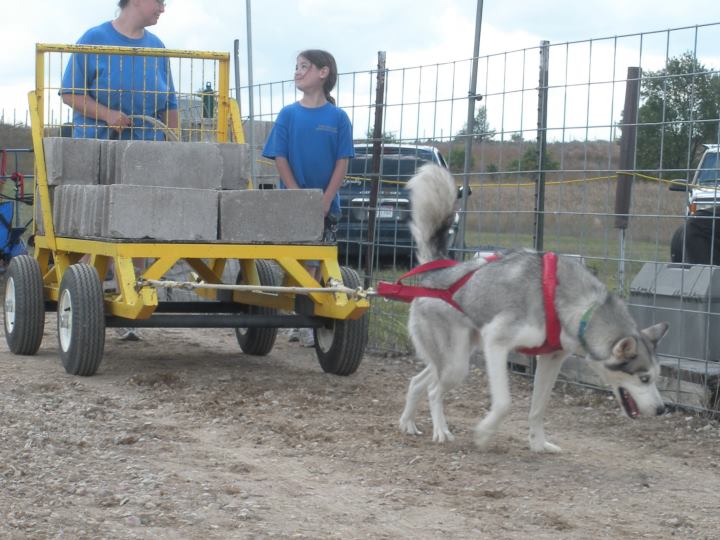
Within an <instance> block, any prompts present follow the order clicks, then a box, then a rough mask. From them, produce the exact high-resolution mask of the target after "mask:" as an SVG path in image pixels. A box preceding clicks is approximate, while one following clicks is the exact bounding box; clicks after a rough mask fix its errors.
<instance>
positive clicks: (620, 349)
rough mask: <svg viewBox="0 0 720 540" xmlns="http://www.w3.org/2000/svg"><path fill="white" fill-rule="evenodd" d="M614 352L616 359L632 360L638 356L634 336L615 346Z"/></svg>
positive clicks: (625, 338)
mask: <svg viewBox="0 0 720 540" xmlns="http://www.w3.org/2000/svg"><path fill="white" fill-rule="evenodd" d="M612 352H613V356H614V357H615V358H619V359H622V360H625V359H628V358H632V357H634V356H636V355H637V340H636V339H635V338H634V337H632V336H627V337H624V338H622V339H621V340H620V341H618V342H617V343H616V344H615V346H614V347H613V350H612Z"/></svg>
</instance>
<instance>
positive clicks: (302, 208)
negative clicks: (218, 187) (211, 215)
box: [219, 189, 324, 244]
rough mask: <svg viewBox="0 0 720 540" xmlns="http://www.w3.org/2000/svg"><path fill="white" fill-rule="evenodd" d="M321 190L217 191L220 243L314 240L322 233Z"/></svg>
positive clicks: (282, 242) (303, 241)
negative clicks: (218, 193) (218, 198)
mask: <svg viewBox="0 0 720 540" xmlns="http://www.w3.org/2000/svg"><path fill="white" fill-rule="evenodd" d="M323 222H324V219H323V208H322V191H320V190H319V189H287V190H286V189H273V190H257V189H253V190H246V191H223V192H221V193H220V232H219V239H220V241H222V242H234V243H240V244H245V243H248V244H249V243H271V244H286V243H316V242H319V241H320V240H321V239H322V233H323Z"/></svg>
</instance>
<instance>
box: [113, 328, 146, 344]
mask: <svg viewBox="0 0 720 540" xmlns="http://www.w3.org/2000/svg"><path fill="white" fill-rule="evenodd" d="M118 339H119V340H120V341H140V340H142V336H141V335H140V332H138V331H137V328H121V329H120V330H119V331H118Z"/></svg>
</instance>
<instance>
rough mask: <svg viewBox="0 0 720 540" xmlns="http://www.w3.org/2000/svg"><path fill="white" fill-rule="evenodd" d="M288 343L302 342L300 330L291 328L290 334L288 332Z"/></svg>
mask: <svg viewBox="0 0 720 540" xmlns="http://www.w3.org/2000/svg"><path fill="white" fill-rule="evenodd" d="M288 341H289V342H290V343H295V342H297V341H300V330H298V329H297V328H291V329H290V332H288Z"/></svg>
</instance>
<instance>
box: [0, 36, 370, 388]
mask: <svg viewBox="0 0 720 540" xmlns="http://www.w3.org/2000/svg"><path fill="white" fill-rule="evenodd" d="M75 53H92V54H110V55H112V54H121V55H128V56H137V57H140V58H142V57H145V56H154V57H159V56H163V57H168V58H170V59H171V60H172V62H174V64H172V66H173V70H172V71H173V76H174V77H176V87H178V86H180V87H188V88H192V87H196V86H199V85H198V81H197V80H195V79H196V78H197V79H199V78H202V79H207V78H209V77H208V74H211V76H212V78H213V79H214V81H215V89H216V100H217V101H216V106H215V110H214V113H215V116H214V118H213V119H212V121H210V122H206V121H205V120H203V122H204V123H201V124H200V125H199V126H197V125H195V126H187V125H186V126H183V125H182V124H181V126H180V134H179V135H180V139H181V140H193V138H194V137H193V134H199V136H200V137H202V140H213V141H215V142H221V143H228V144H238V143H244V136H243V132H242V125H241V123H240V111H239V107H238V106H237V103H236V101H235V100H233V99H230V97H229V62H230V56H229V54H227V53H211V52H195V51H177V50H165V49H162V50H158V49H129V48H122V47H95V46H92V47H89V46H79V45H48V44H38V45H37V49H36V88H35V90H34V91H33V92H30V94H29V103H30V113H31V119H32V137H33V147H34V152H35V160H36V179H37V182H36V188H35V189H36V197H37V200H39V202H40V204H39V207H38V206H36V207H37V208H38V210H37V212H38V214H37V215H36V223H38V222H41V224H42V227H41V228H39V229H41V230H36V234H35V237H34V253H33V255H32V256H29V255H24V256H19V257H15V258H14V259H13V260H12V261H11V264H10V267H9V270H8V274H7V281H6V286H5V302H4V312H5V335H6V340H7V343H8V346H9V348H10V350H11V351H12V352H13V353H15V354H19V355H33V354H35V353H36V352H37V351H38V349H39V347H40V344H41V341H42V337H43V329H44V324H45V313H46V311H49V310H54V309H56V310H57V334H58V343H59V349H60V356H61V358H62V362H63V366H64V368H65V370H66V371H67V372H68V373H70V374H74V375H85V376H87V375H92V374H94V373H95V372H96V371H97V369H98V367H99V365H100V362H101V360H102V356H103V349H104V344H105V329H106V327H126V326H132V327H138V328H142V327H187V328H235V329H236V334H237V340H238V343H239V346H240V348H241V349H242V351H243V352H245V353H247V354H252V355H266V354H268V353H269V352H270V351H271V350H272V348H273V345H274V343H275V338H276V336H277V332H278V328H283V327H288V328H290V327H309V328H313V329H314V335H315V350H316V353H317V357H318V359H319V361H320V365H321V367H322V369H323V370H324V371H326V372H329V373H334V374H338V375H348V374H351V373H353V372H355V370H356V369H357V368H358V366H359V364H360V361H361V359H362V357H363V354H364V350H365V345H366V343H367V332H368V321H367V313H366V312H367V309H368V307H369V303H368V300H367V298H366V297H365V295H364V294H363V291H362V290H361V289H360V285H361V283H360V279H359V277H358V275H357V273H356V272H355V271H354V270H352V269H350V268H345V267H340V266H339V264H338V262H337V248H336V247H335V246H334V245H328V244H313V245H308V244H287V245H276V244H273V245H268V244H230V243H197V242H192V243H191V242H155V241H153V242H145V241H142V240H122V239H120V240H115V239H106V238H70V237H61V236H58V235H56V234H55V228H54V225H53V210H52V206H51V200H50V193H49V187H48V176H47V169H46V162H45V154H44V148H43V138H44V137H45V136H48V134H50V133H53V129H56V128H57V127H58V126H57V125H56V124H57V123H59V121H60V118H61V117H62V106H60V107H58V106H57V103H58V102H59V97H58V88H59V77H58V76H57V74H58V73H61V70H62V69H63V68H64V66H65V64H66V63H67V60H68V58H69V57H70V55H71V54H75ZM58 58H59V61H58ZM188 64H189V67H188ZM53 70H55V75H56V77H55V79H57V81H58V82H57V83H55V84H53V81H54V80H55V79H54V78H53ZM188 73H189V74H190V75H186V74H188ZM178 74H179V78H182V77H183V76H187V77H189V78H190V79H191V80H190V81H189V82H187V81H182V80H180V81H179V82H180V84H177V81H178ZM196 74H197V75H196ZM179 92H180V93H181V90H179ZM56 119H57V120H56ZM195 140H197V137H195ZM250 187H252V186H250ZM269 211H271V209H269ZM138 259H145V260H146V261H147V264H146V266H145V269H144V270H137V269H136V265H135V264H134V263H133V261H134V260H138ZM233 259H235V260H237V261H238V262H239V272H238V274H237V276H236V279H235V280H234V283H223V280H222V275H223V271H224V270H225V267H226V263H227V262H228V261H229V260H233ZM310 260H314V261H319V265H320V266H319V268H320V272H319V273H320V275H321V277H320V278H319V279H318V280H316V279H314V278H313V277H312V275H311V274H310V273H309V272H308V270H307V269H306V268H305V266H304V265H303V262H304V261H310ZM179 262H185V263H187V264H188V265H189V266H190V267H191V268H192V270H193V274H192V275H193V276H194V278H193V279H192V280H190V281H187V282H182V283H177V282H170V281H166V280H163V276H165V274H166V273H167V272H168V271H169V270H170V269H171V268H172V267H173V266H174V265H175V264H176V263H179ZM111 265H112V266H113V267H114V275H115V279H116V280H117V287H116V290H113V291H104V290H103V278H102V277H101V276H106V274H107V271H108V269H109V268H110V267H111ZM162 286H168V287H182V288H186V289H192V290H194V291H195V292H196V293H197V294H199V295H201V296H203V297H204V298H205V300H209V301H204V302H199V301H198V302H159V301H158V287H162Z"/></svg>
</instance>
